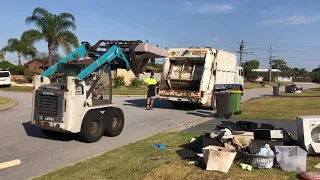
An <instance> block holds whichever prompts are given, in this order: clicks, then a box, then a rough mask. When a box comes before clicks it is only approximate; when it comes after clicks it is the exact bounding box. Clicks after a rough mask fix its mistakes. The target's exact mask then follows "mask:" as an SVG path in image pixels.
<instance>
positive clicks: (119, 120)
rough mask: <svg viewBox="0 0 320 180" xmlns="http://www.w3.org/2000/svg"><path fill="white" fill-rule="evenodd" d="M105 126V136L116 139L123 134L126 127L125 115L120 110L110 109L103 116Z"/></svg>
mask: <svg viewBox="0 0 320 180" xmlns="http://www.w3.org/2000/svg"><path fill="white" fill-rule="evenodd" d="M102 119H103V122H104V124H105V132H104V134H105V135H106V136H109V137H115V136H118V135H120V134H121V132H122V130H123V127H124V115H123V112H122V110H121V109H120V108H116V107H110V108H107V109H106V111H105V112H104V113H103V115H102Z"/></svg>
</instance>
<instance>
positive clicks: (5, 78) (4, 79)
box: [0, 71, 11, 87]
mask: <svg viewBox="0 0 320 180" xmlns="http://www.w3.org/2000/svg"><path fill="white" fill-rule="evenodd" d="M10 78H11V73H10V71H0V86H6V87H9V86H11V80H10Z"/></svg>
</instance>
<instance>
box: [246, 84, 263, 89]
mask: <svg viewBox="0 0 320 180" xmlns="http://www.w3.org/2000/svg"><path fill="white" fill-rule="evenodd" d="M255 88H265V86H261V84H258V83H244V89H255Z"/></svg>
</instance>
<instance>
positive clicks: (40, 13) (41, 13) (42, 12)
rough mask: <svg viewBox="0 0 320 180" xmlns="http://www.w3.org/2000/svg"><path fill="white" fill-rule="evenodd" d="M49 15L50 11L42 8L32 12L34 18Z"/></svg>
mask: <svg viewBox="0 0 320 180" xmlns="http://www.w3.org/2000/svg"><path fill="white" fill-rule="evenodd" d="M47 14H49V11H48V10H46V9H45V8H42V7H37V8H35V9H34V10H33V12H32V15H33V16H45V15H47Z"/></svg>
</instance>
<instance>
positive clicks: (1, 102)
mask: <svg viewBox="0 0 320 180" xmlns="http://www.w3.org/2000/svg"><path fill="white" fill-rule="evenodd" d="M10 102H11V99H9V98H5V97H0V108H1V107H4V106H6V105H7V104H9V103H10Z"/></svg>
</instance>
